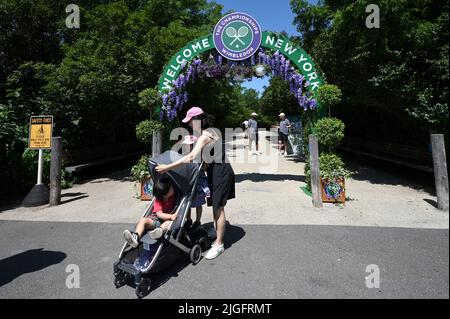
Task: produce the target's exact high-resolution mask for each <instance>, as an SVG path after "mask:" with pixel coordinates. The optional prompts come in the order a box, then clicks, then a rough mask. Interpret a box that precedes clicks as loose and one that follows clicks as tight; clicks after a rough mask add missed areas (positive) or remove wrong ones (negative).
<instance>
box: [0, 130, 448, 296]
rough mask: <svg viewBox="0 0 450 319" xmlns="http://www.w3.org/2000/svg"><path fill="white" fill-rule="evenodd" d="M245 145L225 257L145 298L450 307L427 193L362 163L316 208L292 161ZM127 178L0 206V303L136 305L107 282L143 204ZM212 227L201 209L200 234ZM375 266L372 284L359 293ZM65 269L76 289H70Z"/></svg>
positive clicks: (162, 283) (443, 255)
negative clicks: (44, 201) (342, 193)
mask: <svg viewBox="0 0 450 319" xmlns="http://www.w3.org/2000/svg"><path fill="white" fill-rule="evenodd" d="M245 142H246V140H244V139H243V138H240V139H238V141H237V145H236V148H235V150H234V152H233V153H232V154H230V157H231V159H235V160H236V162H235V163H233V164H232V165H233V168H234V170H235V172H236V182H237V183H236V196H237V198H236V199H234V200H231V201H229V204H228V205H227V206H226V213H227V217H228V220H229V224H228V225H227V230H226V234H225V238H224V242H225V248H226V249H225V252H224V253H223V254H222V255H221V256H220V257H219V258H218V259H215V260H205V259H203V260H202V261H201V262H200V263H199V264H198V265H196V266H193V265H191V264H190V263H189V261H188V259H187V255H184V259H180V260H179V261H178V262H176V263H174V265H172V266H171V267H169V268H168V269H167V270H165V271H164V272H162V273H160V274H158V275H156V276H154V277H152V281H153V285H152V287H153V291H152V293H151V294H150V295H149V297H148V298H181V299H187V298H200V299H202V298H247V299H248V298H448V282H449V281H448V274H449V272H448V251H449V249H448V243H449V241H448V234H449V232H448V223H449V221H448V213H446V212H441V211H438V210H437V209H436V208H434V207H433V205H431V204H430V202H432V201H433V197H432V196H431V195H430V194H429V193H428V192H427V191H425V190H423V189H421V188H420V187H419V186H418V185H414V184H412V183H411V182H409V181H406V180H402V179H400V178H398V177H396V176H393V175H390V174H387V173H383V172H381V171H375V170H374V169H372V168H370V167H361V166H360V167H358V170H359V172H360V173H359V174H358V175H357V176H355V178H354V179H352V180H349V181H347V193H348V196H350V198H351V199H352V200H350V201H348V202H347V204H346V205H345V206H342V207H338V206H335V205H332V204H328V205H325V207H324V208H323V209H314V208H313V207H312V204H311V198H310V197H308V196H307V195H306V194H305V193H304V192H303V191H302V190H301V189H300V186H303V185H304V182H303V181H304V177H303V176H302V173H303V165H304V164H303V163H302V162H298V161H297V160H295V159H294V158H283V157H280V156H277V155H271V156H269V155H262V156H259V157H257V156H254V155H249V154H248V153H247V150H246V149H244V147H243V146H244V143H245ZM261 144H262V150H263V151H266V150H267V149H268V148H269V147H271V148H274V147H276V145H275V144H271V143H269V142H268V141H266V139H264V138H261ZM266 154H268V152H267V153H266ZM244 158H246V159H248V158H250V159H251V161H250V162H247V163H245V162H242V159H244ZM239 160H240V161H241V162H239ZM128 176H129V169H126V170H120V171H117V172H115V173H113V174H110V175H108V176H106V177H103V178H97V179H94V180H92V181H89V182H87V183H83V184H78V185H75V186H74V187H73V188H71V189H68V190H64V191H63V197H62V199H63V204H62V205H60V206H57V207H48V206H42V207H36V208H23V207H16V208H14V207H9V208H8V207H3V208H0V233H1V234H2V239H4V240H2V241H1V242H0V269H1V271H0V298H136V297H135V294H134V290H133V289H132V288H130V287H122V288H121V289H115V288H114V286H113V274H112V264H113V262H114V261H115V260H116V258H117V257H118V254H119V251H120V248H121V247H122V245H123V237H122V231H123V229H124V228H132V227H133V224H135V223H136V222H137V220H138V219H139V217H140V216H141V214H142V212H143V211H144V208H145V206H146V205H147V203H146V202H141V201H139V200H138V199H136V198H135V194H136V193H135V190H134V188H133V185H134V184H133V182H132V181H130V179H129V177H128ZM211 221H212V214H211V210H210V208H205V212H204V215H203V222H204V223H205V224H204V227H205V228H209V227H212V223H211ZM355 226H371V227H355ZM433 228H435V229H433ZM18 234H19V236H18ZM373 264H375V265H377V266H378V267H379V270H380V287H379V288H373V289H369V288H367V287H366V284H365V282H366V279H365V278H366V277H367V276H368V272H367V266H368V265H373ZM74 265H75V266H77V267H78V269H79V274H80V287H79V288H77V289H69V288H68V287H67V286H66V282H67V279H68V276H69V274H70V273H71V272H73V268H72V267H74ZM68 267H69V268H68Z"/></svg>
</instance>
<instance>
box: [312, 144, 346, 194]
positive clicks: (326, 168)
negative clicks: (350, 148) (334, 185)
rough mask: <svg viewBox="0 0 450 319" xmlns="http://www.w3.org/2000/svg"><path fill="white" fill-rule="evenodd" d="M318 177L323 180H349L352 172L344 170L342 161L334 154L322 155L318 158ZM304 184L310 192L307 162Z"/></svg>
mask: <svg viewBox="0 0 450 319" xmlns="http://www.w3.org/2000/svg"><path fill="white" fill-rule="evenodd" d="M319 169H320V176H321V177H322V178H324V179H332V180H334V179H336V178H350V177H351V176H352V175H353V172H351V171H349V170H347V169H346V168H345V164H344V162H343V161H342V159H341V158H340V157H339V156H338V155H336V154H330V153H322V154H320V156H319ZM305 183H306V185H307V187H308V190H311V168H310V165H309V160H308V161H307V162H306V164H305Z"/></svg>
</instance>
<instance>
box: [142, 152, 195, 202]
mask: <svg viewBox="0 0 450 319" xmlns="http://www.w3.org/2000/svg"><path fill="white" fill-rule="evenodd" d="M182 157H183V155H180V154H178V153H177V152H175V151H166V152H164V153H162V154H161V155H159V156H157V157H155V158H151V159H150V160H149V171H150V174H151V175H152V177H153V180H157V179H159V178H160V177H161V176H163V175H164V174H160V173H158V172H157V171H156V169H155V168H156V166H158V165H159V164H171V163H173V162H176V161H178V160H179V159H180V158H182ZM198 168H199V165H198V164H196V163H187V164H183V165H181V166H178V167H177V168H174V169H172V170H170V171H168V172H167V173H165V174H167V175H169V176H170V178H172V180H173V181H174V182H175V184H176V185H177V186H178V188H179V189H180V190H181V192H182V194H183V195H188V194H190V193H191V190H192V186H193V185H194V182H195V178H196V177H197V172H198Z"/></svg>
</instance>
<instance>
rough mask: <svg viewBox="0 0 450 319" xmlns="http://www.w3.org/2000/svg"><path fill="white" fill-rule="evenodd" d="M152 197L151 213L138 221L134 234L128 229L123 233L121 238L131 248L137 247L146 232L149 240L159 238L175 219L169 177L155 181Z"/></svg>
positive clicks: (171, 183) (173, 196)
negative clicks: (153, 198)
mask: <svg viewBox="0 0 450 319" xmlns="http://www.w3.org/2000/svg"><path fill="white" fill-rule="evenodd" d="M153 196H154V197H155V203H154V205H153V212H152V213H151V214H150V215H149V216H147V217H143V218H141V219H140V220H139V222H138V224H137V225H136V231H135V232H131V231H129V230H128V229H125V230H124V232H123V237H124V238H125V240H126V241H127V242H128V244H130V246H131V247H133V248H136V247H137V246H138V245H139V240H140V239H141V237H142V235H143V234H144V232H145V231H146V230H151V231H150V232H149V236H150V238H152V239H158V238H161V236H162V235H163V234H164V233H165V232H166V231H167V229H168V228H169V226H170V224H171V223H172V221H174V220H175V219H176V218H177V214H173V210H174V209H175V197H176V194H175V187H174V185H173V182H172V180H171V179H170V177H162V178H160V179H158V180H156V181H155V184H154V185H153Z"/></svg>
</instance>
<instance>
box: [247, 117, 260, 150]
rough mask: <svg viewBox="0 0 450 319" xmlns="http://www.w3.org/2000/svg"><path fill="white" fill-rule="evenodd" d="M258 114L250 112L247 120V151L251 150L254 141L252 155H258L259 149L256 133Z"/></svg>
mask: <svg viewBox="0 0 450 319" xmlns="http://www.w3.org/2000/svg"><path fill="white" fill-rule="evenodd" d="M257 116H258V114H256V113H255V112H253V113H252V115H251V118H250V119H249V120H248V151H249V152H251V151H252V144H253V142H255V148H256V152H252V155H260V154H261V152H260V151H259V144H258V143H259V134H258V121H257V120H256V117H257Z"/></svg>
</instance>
